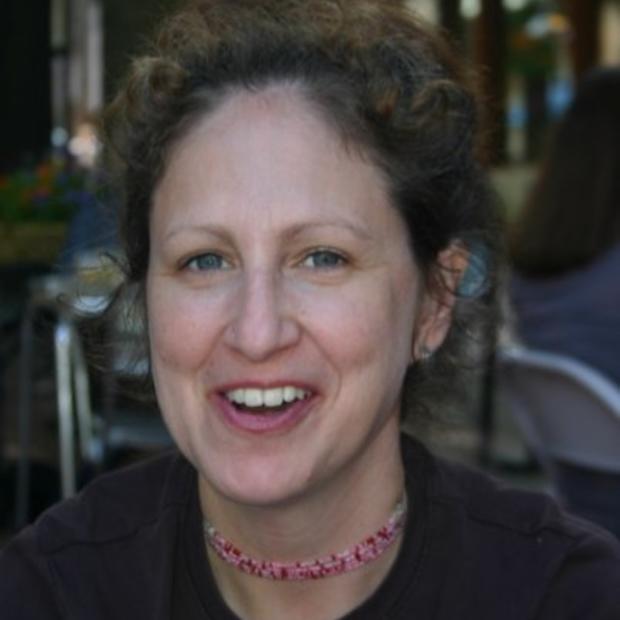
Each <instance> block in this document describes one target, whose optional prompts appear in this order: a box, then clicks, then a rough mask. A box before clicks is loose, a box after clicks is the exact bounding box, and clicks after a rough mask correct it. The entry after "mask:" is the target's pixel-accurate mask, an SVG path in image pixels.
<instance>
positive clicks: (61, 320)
mask: <svg viewBox="0 0 620 620" xmlns="http://www.w3.org/2000/svg"><path fill="white" fill-rule="evenodd" d="M67 282H68V280H66V279H58V278H56V279H46V281H40V282H39V283H36V284H35V285H34V286H33V294H32V296H31V300H30V304H29V306H28V310H27V312H26V313H25V315H24V319H23V323H22V338H21V341H22V342H21V361H20V362H21V363H20V366H21V368H20V387H19V393H20V408H19V409H20V429H19V437H20V457H19V463H18V468H17V501H16V516H15V523H16V527H17V528H20V527H22V526H24V525H25V524H26V523H27V521H28V514H29V505H28V504H29V495H30V476H29V467H30V457H29V454H30V428H31V417H32V403H31V390H32V378H31V366H32V357H33V353H34V351H33V349H34V346H33V345H34V343H33V338H32V321H33V318H32V317H33V314H34V312H35V311H36V310H37V308H41V307H47V308H49V309H51V310H53V312H54V313H55V317H56V318H55V321H54V326H53V337H54V357H55V362H54V363H55V375H56V377H55V378H56V401H57V402H56V407H57V417H58V450H59V463H60V483H61V484H60V487H61V495H62V497H63V498H67V497H71V496H72V495H74V494H75V492H76V490H77V487H78V467H77V463H78V462H79V461H81V462H82V463H89V464H92V465H94V466H95V468H96V469H97V470H100V469H102V468H103V467H104V465H105V460H106V456H107V454H108V453H109V452H110V451H111V450H118V449H122V448H130V449H137V450H154V449H160V448H166V447H168V446H170V445H172V440H171V438H170V435H169V434H168V431H167V429H166V428H165V426H164V424H163V421H162V420H161V417H160V416H159V415H158V414H157V413H156V412H153V413H152V414H150V415H148V414H146V415H145V414H141V413H136V412H135V411H133V410H118V409H116V408H114V407H111V406H109V404H108V406H107V407H105V408H103V407H102V408H100V409H99V410H95V408H94V407H93V402H92V400H93V399H92V394H91V389H90V388H91V386H90V378H89V370H88V367H87V364H86V359H85V354H84V349H83V343H82V340H81V338H80V335H79V330H78V324H77V323H78V317H77V314H76V312H75V310H78V311H79V314H81V315H85V314H92V315H96V314H97V313H98V312H100V311H101V310H102V309H103V308H104V307H105V305H106V303H107V301H106V298H105V296H101V295H90V296H88V295H79V296H73V297H71V296H72V295H74V293H73V292H72V289H71V286H70V285H68V284H67ZM67 299H71V304H69V303H68V302H67ZM135 368H136V367H135V366H132V367H131V368H129V367H128V366H127V367H126V366H124V365H123V364H119V363H115V364H114V370H115V371H116V372H117V373H120V374H122V373H123V372H124V371H125V370H127V371H128V372H129V371H131V372H134V371H135ZM142 369H143V370H144V367H143V368H142ZM104 409H105V411H104ZM76 438H77V442H76Z"/></svg>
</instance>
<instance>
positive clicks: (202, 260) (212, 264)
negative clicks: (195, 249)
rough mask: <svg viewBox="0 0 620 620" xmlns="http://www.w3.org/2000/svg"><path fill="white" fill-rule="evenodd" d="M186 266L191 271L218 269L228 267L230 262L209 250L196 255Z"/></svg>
mask: <svg viewBox="0 0 620 620" xmlns="http://www.w3.org/2000/svg"><path fill="white" fill-rule="evenodd" d="M186 266H187V268H188V269H190V270H191V271H212V270H217V269H226V268H227V267H228V263H227V262H226V261H225V260H224V258H223V257H222V256H220V255H219V254H214V253H212V252H207V253H205V254H200V255H199V256H194V257H193V258H191V259H190V260H188V261H187V263H186Z"/></svg>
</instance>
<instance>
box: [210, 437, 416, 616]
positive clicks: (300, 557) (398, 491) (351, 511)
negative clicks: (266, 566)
mask: <svg viewBox="0 0 620 620" xmlns="http://www.w3.org/2000/svg"><path fill="white" fill-rule="evenodd" d="M383 448H384V449H383V450H381V451H380V454H382V455H385V454H388V455H390V456H389V457H388V458H387V459H386V458H378V459H376V460H374V461H370V462H369V460H368V459H366V460H365V461H364V463H363V464H362V465H363V467H351V468H350V470H345V471H342V472H340V475H339V476H338V479H337V480H336V479H333V480H330V481H329V483H325V484H324V485H323V486H322V487H321V488H320V489H318V490H315V491H314V492H312V493H306V494H304V496H303V497H300V498H297V499H294V500H289V501H287V502H286V503H282V504H280V505H277V506H247V505H243V504H239V503H237V502H233V501H230V500H228V499H227V498H223V497H221V496H219V495H217V494H216V493H214V491H213V490H212V489H210V488H209V487H208V486H207V485H206V484H205V483H204V482H201V486H200V493H201V503H202V507H203V513H204V514H205V515H207V517H208V519H209V521H210V522H211V523H212V524H213V525H214V527H215V528H216V529H217V530H218V531H219V532H220V533H221V534H223V535H224V536H225V537H226V538H227V539H228V540H230V541H232V542H233V543H234V544H235V545H236V546H237V547H238V548H239V549H240V550H241V551H242V552H243V553H245V554H247V555H249V556H252V557H254V558H257V559H265V560H276V561H279V562H295V561H304V560H313V559H315V558H318V557H322V556H325V555H329V554H331V553H338V552H340V551H343V550H344V549H347V548H350V547H351V546H354V545H355V544H356V543H358V542H360V541H361V540H363V539H364V538H365V537H367V536H369V535H371V534H373V533H375V532H376V531H377V530H378V529H379V528H380V527H382V526H383V525H384V524H385V523H386V522H387V521H388V519H389V517H390V515H391V514H392V513H393V511H394V508H395V506H396V504H397V503H398V501H399V500H400V499H401V498H402V495H403V488H404V472H403V468H402V461H401V458H400V450H399V444H398V445H397V446H396V447H395V448H394V449H393V450H391V451H386V450H385V446H383ZM400 540H401V536H398V537H397V538H396V540H395V542H394V544H392V545H391V546H390V547H389V548H388V549H387V550H386V551H385V552H384V553H383V554H381V555H380V557H378V558H376V559H375V560H373V561H371V562H368V563H367V564H365V565H364V566H362V567H361V568H359V569H357V570H354V571H351V572H348V573H345V574H342V575H339V576H330V577H327V578H325V579H321V580H319V581H312V582H279V581H276V582H274V581H268V580H265V579H261V578H258V577H255V576H252V575H248V574H245V573H243V572H241V571H240V570H238V568H236V567H235V566H232V565H230V564H228V563H226V562H224V561H223V560H221V559H220V558H219V557H218V556H217V555H216V554H215V553H214V552H213V550H212V549H210V548H209V549H208V553H209V559H210V563H211V567H212V570H213V574H214V577H215V580H216V582H217V584H218V587H219V589H220V591H221V593H222V595H223V597H224V599H225V600H226V602H227V603H228V604H229V606H230V607H231V608H232V609H233V610H234V611H235V612H236V613H237V614H238V615H239V616H240V617H242V618H243V617H251V618H256V619H259V618H262V617H265V618H269V619H270V620H275V619H276V618H277V617H278V613H277V610H276V609H275V607H281V610H282V614H281V615H282V617H283V618H285V617H286V618H290V617H312V618H317V619H318V618H321V617H325V618H334V617H338V616H340V615H343V614H344V613H346V612H347V611H348V610H350V609H352V608H354V607H356V606H357V605H359V604H360V603H361V602H362V601H363V600H364V599H365V598H367V596H368V594H369V593H372V592H373V591H374V590H375V589H376V587H377V586H378V585H379V584H380V583H381V581H382V580H383V579H384V577H385V576H386V574H387V572H388V571H389V569H390V567H391V565H392V563H393V561H394V559H395V557H396V555H397V553H398V549H399V547H400ZM304 605H307V607H303V606H304ZM317 606H318V607H320V609H319V608H317ZM302 607H303V609H302ZM261 610H263V611H264V613H263V611H261ZM292 610H295V612H294V613H292Z"/></svg>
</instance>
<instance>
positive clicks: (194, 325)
mask: <svg viewBox="0 0 620 620" xmlns="http://www.w3.org/2000/svg"><path fill="white" fill-rule="evenodd" d="M204 305H205V304H204V302H202V303H201V301H200V299H198V298H197V297H194V296H191V295H187V294H182V293H181V294H179V292H178V291H176V290H175V289H174V288H173V287H166V286H165V285H161V286H157V285H154V286H152V287H151V290H150V291H147V314H148V325H149V342H150V347H151V358H152V360H153V367H154V371H155V372H156V373H157V371H158V367H170V368H175V369H178V370H184V369H192V368H195V367H197V366H198V365H199V364H200V362H201V361H202V359H203V358H204V354H205V349H207V348H208V345H209V341H210V335H209V333H210V330H211V329H212V327H211V326H212V322H211V321H209V320H207V317H208V316H209V315H210V312H209V309H208V308H205V307H204ZM157 374H159V373H157Z"/></svg>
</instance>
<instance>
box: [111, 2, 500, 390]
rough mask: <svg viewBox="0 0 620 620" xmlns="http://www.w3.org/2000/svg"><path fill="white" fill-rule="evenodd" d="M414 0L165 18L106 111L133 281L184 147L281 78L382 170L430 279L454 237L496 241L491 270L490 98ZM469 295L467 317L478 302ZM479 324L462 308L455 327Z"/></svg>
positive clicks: (235, 7) (201, 10)
mask: <svg viewBox="0 0 620 620" xmlns="http://www.w3.org/2000/svg"><path fill="white" fill-rule="evenodd" d="M402 5H403V3H402V2H397V1H395V0H394V1H391V0H200V1H196V2H192V3H190V4H189V6H188V7H186V8H185V9H183V10H182V11H181V12H179V13H178V14H176V15H173V16H172V17H171V18H169V19H168V20H167V21H166V22H165V23H164V24H163V26H162V28H161V29H160V31H159V32H158V34H157V36H156V38H155V39H154V42H153V46H152V49H151V50H150V53H149V54H147V55H145V56H143V57H141V58H138V59H136V60H135V61H134V62H133V64H132V67H131V70H130V73H129V76H128V78H127V81H126V83H125V85H124V86H123V88H122V89H121V91H120V93H119V95H118V97H117V98H116V100H115V101H114V102H113V104H112V105H111V106H110V108H109V110H108V114H107V117H106V123H107V135H108V144H109V145H110V146H111V147H113V149H114V151H115V152H116V154H117V155H118V163H119V164H120V179H121V188H122V207H121V212H120V236H121V240H122V245H123V249H124V252H125V256H126V261H127V264H126V275H127V281H128V282H129V283H134V284H137V286H138V289H139V290H141V289H142V288H143V286H144V280H145V276H146V272H147V269H148V264H149V214H150V210H151V202H152V197H153V193H154V190H155V188H156V186H157V183H158V181H159V180H160V179H161V177H162V174H163V171H164V169H165V166H166V160H167V157H168V155H169V153H170V150H171V147H172V146H173V145H174V144H175V143H176V142H177V141H178V140H179V139H180V138H181V137H183V136H184V135H186V134H187V133H188V132H190V131H192V128H193V127H194V126H195V124H196V123H197V121H198V120H199V119H200V118H202V117H203V116H204V115H205V114H208V113H209V112H210V111H213V110H214V109H215V108H216V107H217V105H218V104H219V103H220V102H222V100H224V99H225V98H226V97H227V96H229V95H230V94H231V93H234V92H237V91H240V90H244V89H245V90H250V91H260V90H262V89H264V88H267V87H268V86H271V85H274V84H279V83H287V84H294V85H295V86H296V87H298V88H299V89H300V92H301V93H302V95H303V96H304V97H305V98H306V99H307V101H308V102H310V103H311V104H312V105H313V106H315V108H316V109H317V110H318V111H319V113H320V114H321V116H322V117H323V119H324V120H325V121H326V122H328V123H329V124H330V125H331V126H332V127H333V128H334V129H335V130H336V131H337V132H338V134H339V135H340V136H341V137H342V138H343V140H344V143H345V145H347V147H348V148H357V149H359V150H360V151H361V152H362V153H364V154H366V155H367V156H369V157H370V158H371V159H372V160H373V162H374V163H375V164H376V165H377V166H378V167H379V168H380V169H381V170H382V171H383V173H384V175H385V177H386V179H387V180H388V184H389V188H390V191H391V197H392V203H393V205H394V206H395V207H396V208H397V209H398V211H399V212H400V213H401V215H402V217H403V220H404V222H405V223H406V226H407V228H408V232H409V236H410V241H411V246H412V249H413V253H414V256H415V258H416V260H417V262H418V265H419V267H420V268H421V270H422V272H423V273H424V274H425V275H426V276H427V278H428V277H430V276H433V275H436V274H437V273H438V269H437V264H436V263H437V257H438V254H439V253H440V252H441V250H443V249H445V248H446V247H448V245H449V244H450V243H451V242H453V241H455V240H458V241H459V242H460V243H461V244H463V245H464V246H465V247H472V244H478V246H479V244H480V243H483V244H484V247H485V248H486V249H485V262H486V268H487V276H489V274H490V272H491V270H490V269H488V267H489V266H490V264H491V263H492V259H493V249H492V248H493V246H494V241H493V235H491V234H489V233H490V231H491V230H492V228H493V225H494V218H493V217H492V202H493V201H492V200H491V199H490V192H489V188H488V184H487V180H486V175H485V174H484V173H483V171H482V170H481V167H480V166H479V164H478V160H477V157H476V149H477V136H478V133H479V132H478V122H477V104H476V101H477V100H476V97H475V96H474V94H473V90H472V88H471V86H470V85H469V82H468V79H467V77H466V75H465V72H464V70H463V68H462V66H461V64H460V63H459V62H458V61H457V59H456V58H455V56H454V54H453V53H452V51H451V50H450V49H449V47H448V46H447V44H446V43H445V42H444V41H443V39H442V38H441V37H440V36H439V35H438V34H436V33H435V32H433V31H432V30H430V29H429V28H428V27H427V26H425V25H423V24H422V23H421V22H420V21H419V20H418V19H417V18H416V17H415V16H414V15H413V14H412V13H411V12H410V11H408V10H407V9H406V8H404V7H403V6H402ZM463 297H467V299H460V300H458V301H457V316H461V315H462V314H463V313H462V310H463V308H465V307H466V306H468V307H469V308H470V309H471V308H472V307H473V305H472V304H473V302H472V295H464V296H463ZM461 302H463V303H461ZM459 306H461V308H459ZM476 308H478V309H479V308H480V300H477V305H476ZM468 325H469V323H468V322H467V321H458V320H457V321H456V324H455V327H454V328H453V329H452V330H451V332H453V333H454V334H456V332H457V331H459V329H458V327H459V326H460V327H462V326H465V327H468ZM460 331H462V330H460ZM455 339H456V336H455V335H454V336H451V337H449V338H448V341H449V342H448V344H447V346H444V347H443V348H444V349H445V350H446V351H449V349H450V341H451V340H455ZM444 357H445V356H444ZM435 358H436V359H434V360H433V365H434V368H435V369H436V365H437V361H438V359H439V358H437V356H435ZM410 374H415V375H416V376H419V375H420V373H410ZM408 382H409V383H411V382H412V380H411V378H409V379H408Z"/></svg>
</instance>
